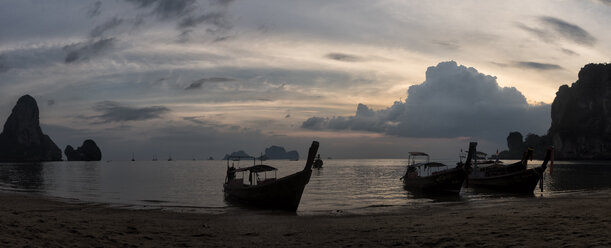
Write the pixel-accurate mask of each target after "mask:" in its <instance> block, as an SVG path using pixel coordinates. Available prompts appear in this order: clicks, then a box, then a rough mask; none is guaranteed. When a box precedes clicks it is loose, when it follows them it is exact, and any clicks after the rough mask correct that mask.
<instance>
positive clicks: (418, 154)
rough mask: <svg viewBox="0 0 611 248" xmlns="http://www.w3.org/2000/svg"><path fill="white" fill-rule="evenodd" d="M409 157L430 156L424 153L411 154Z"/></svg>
mask: <svg viewBox="0 0 611 248" xmlns="http://www.w3.org/2000/svg"><path fill="white" fill-rule="evenodd" d="M409 155H412V156H428V154H426V153H424V152H409Z"/></svg>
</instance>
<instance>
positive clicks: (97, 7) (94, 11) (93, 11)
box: [87, 1, 102, 17]
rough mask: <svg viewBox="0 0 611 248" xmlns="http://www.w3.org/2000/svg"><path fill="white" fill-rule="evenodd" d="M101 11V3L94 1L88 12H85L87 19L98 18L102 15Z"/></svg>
mask: <svg viewBox="0 0 611 248" xmlns="http://www.w3.org/2000/svg"><path fill="white" fill-rule="evenodd" d="M101 9H102V2H100V1H95V3H93V5H92V6H91V8H90V9H89V10H87V16H88V17H96V16H99V15H100V14H101V13H102V10H101Z"/></svg>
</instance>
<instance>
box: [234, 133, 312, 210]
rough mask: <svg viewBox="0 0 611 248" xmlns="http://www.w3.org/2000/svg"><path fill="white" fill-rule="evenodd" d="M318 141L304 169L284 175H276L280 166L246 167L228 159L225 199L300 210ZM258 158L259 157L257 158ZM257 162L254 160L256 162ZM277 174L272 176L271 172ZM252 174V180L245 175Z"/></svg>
mask: <svg viewBox="0 0 611 248" xmlns="http://www.w3.org/2000/svg"><path fill="white" fill-rule="evenodd" d="M318 145H319V144H318V142H317V141H313V142H312V146H310V150H309V152H308V160H307V162H306V165H305V167H304V168H303V170H302V171H299V172H297V173H294V174H292V175H288V176H286V177H282V178H276V170H277V169H276V168H274V167H271V166H269V165H264V164H259V165H253V166H250V167H245V168H235V167H233V166H231V167H230V166H229V160H230V158H228V159H227V176H226V177H225V184H223V191H224V192H225V199H226V200H228V201H230V202H238V203H243V204H247V205H250V206H255V207H261V208H267V209H281V210H287V211H296V210H297V208H298V207H299V202H300V201H301V195H302V194H303V190H304V188H305V186H306V184H308V182H309V181H310V176H311V175H312V164H313V163H314V156H316V153H317V152H318ZM253 161H255V160H253ZM253 163H254V162H253ZM271 172H273V173H274V176H273V177H272V176H270V177H268V173H269V174H271ZM246 175H248V181H249V182H248V184H246V183H244V179H245V177H246Z"/></svg>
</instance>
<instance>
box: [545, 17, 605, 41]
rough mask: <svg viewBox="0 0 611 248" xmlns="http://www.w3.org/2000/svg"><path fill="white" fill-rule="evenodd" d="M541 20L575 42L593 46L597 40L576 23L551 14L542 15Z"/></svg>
mask: <svg viewBox="0 0 611 248" xmlns="http://www.w3.org/2000/svg"><path fill="white" fill-rule="evenodd" d="M540 20H541V21H542V22H543V23H544V24H546V26H548V27H549V28H552V29H554V30H555V31H556V33H558V34H559V35H561V36H562V37H564V38H566V39H568V40H572V41H573V42H576V43H579V44H582V45H587V46H592V45H594V43H595V42H596V38H594V36H592V35H591V34H590V33H588V31H586V30H584V29H583V28H581V27H579V26H577V25H575V24H572V23H568V22H566V21H564V20H561V19H558V18H555V17H550V16H542V17H540Z"/></svg>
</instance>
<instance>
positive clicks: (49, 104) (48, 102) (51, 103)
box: [47, 99, 55, 106]
mask: <svg viewBox="0 0 611 248" xmlns="http://www.w3.org/2000/svg"><path fill="white" fill-rule="evenodd" d="M53 105H55V100H53V99H51V100H47V106H53Z"/></svg>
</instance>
